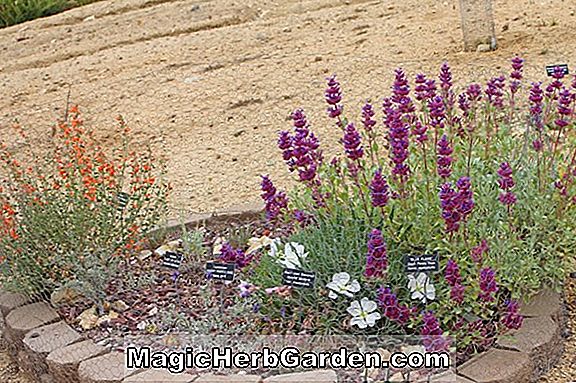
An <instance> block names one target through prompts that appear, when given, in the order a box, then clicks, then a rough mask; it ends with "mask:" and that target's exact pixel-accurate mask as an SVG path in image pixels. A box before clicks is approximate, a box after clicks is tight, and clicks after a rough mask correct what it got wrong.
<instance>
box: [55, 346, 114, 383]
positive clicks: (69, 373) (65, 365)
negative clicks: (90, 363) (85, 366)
mask: <svg viewBox="0 0 576 383" xmlns="http://www.w3.org/2000/svg"><path fill="white" fill-rule="evenodd" d="M107 351H108V350H107V348H105V347H102V346H98V345H96V344H95V343H94V342H92V341H91V340H85V341H82V342H79V343H74V344H71V345H69V346H66V347H62V348H59V349H57V350H54V351H52V352H51V353H50V354H48V357H47V358H46V363H47V365H48V369H49V371H50V373H51V374H52V376H53V377H54V379H55V380H56V382H66V383H77V382H79V378H78V365H79V364H80V362H82V361H84V360H87V359H90V358H93V357H96V356H100V355H102V354H104V353H106V352H107Z"/></svg>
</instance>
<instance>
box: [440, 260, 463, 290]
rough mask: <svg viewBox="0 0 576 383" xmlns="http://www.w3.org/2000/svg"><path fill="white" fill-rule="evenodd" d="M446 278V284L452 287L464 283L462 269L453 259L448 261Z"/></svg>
mask: <svg viewBox="0 0 576 383" xmlns="http://www.w3.org/2000/svg"><path fill="white" fill-rule="evenodd" d="M444 278H446V282H448V284H449V285H450V286H455V285H457V284H460V283H461V282H462V277H461V276H460V268H459V267H458V264H457V263H456V262H455V261H454V260H453V259H450V260H448V264H447V265H446V270H445V271H444Z"/></svg>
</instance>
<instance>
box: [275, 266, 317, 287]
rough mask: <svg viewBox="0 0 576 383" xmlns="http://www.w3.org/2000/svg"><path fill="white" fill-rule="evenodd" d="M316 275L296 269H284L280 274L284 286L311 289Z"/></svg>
mask: <svg viewBox="0 0 576 383" xmlns="http://www.w3.org/2000/svg"><path fill="white" fill-rule="evenodd" d="M315 280H316V273H313V272H311V271H302V270H297V269H284V271H283V272H282V284H283V285H286V286H293V287H302V288H306V289H311V288H313V287H314V281H315Z"/></svg>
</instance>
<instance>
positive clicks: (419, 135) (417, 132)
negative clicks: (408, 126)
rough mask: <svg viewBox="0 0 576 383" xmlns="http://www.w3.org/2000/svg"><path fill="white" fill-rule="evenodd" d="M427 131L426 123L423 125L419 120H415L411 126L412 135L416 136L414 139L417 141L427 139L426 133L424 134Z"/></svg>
mask: <svg viewBox="0 0 576 383" xmlns="http://www.w3.org/2000/svg"><path fill="white" fill-rule="evenodd" d="M427 131H428V128H427V127H426V125H424V124H423V123H421V122H420V121H416V122H415V123H414V125H413V126H412V135H413V136H416V141H418V142H419V143H421V144H423V143H424V142H426V141H428V135H427V134H426V132H427Z"/></svg>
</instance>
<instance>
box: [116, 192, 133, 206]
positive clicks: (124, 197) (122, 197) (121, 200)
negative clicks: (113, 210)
mask: <svg viewBox="0 0 576 383" xmlns="http://www.w3.org/2000/svg"><path fill="white" fill-rule="evenodd" d="M116 198H117V199H118V209H119V210H122V209H124V208H125V207H126V205H128V201H129V200H130V194H128V193H124V192H120V193H118V195H116Z"/></svg>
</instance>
